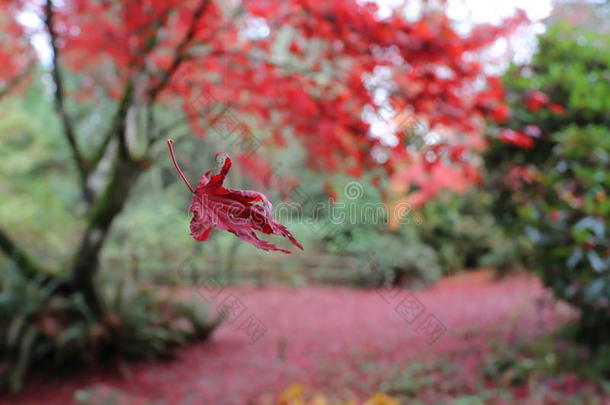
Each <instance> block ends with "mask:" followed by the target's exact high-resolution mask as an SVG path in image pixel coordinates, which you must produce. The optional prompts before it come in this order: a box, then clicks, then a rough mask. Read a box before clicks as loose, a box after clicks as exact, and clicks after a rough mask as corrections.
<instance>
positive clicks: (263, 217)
mask: <svg viewBox="0 0 610 405" xmlns="http://www.w3.org/2000/svg"><path fill="white" fill-rule="evenodd" d="M167 145H168V146H169V152H170V154H171V157H172V161H173V162H174V166H175V167H176V170H178V174H180V177H181V178H182V180H183V181H184V183H185V184H186V186H187V187H188V188H189V190H190V191H191V193H193V201H192V202H191V206H190V207H189V212H191V213H192V214H193V218H192V219H191V235H192V236H193V238H195V239H196V240H199V241H205V240H207V239H208V238H209V236H210V232H211V231H212V228H218V229H223V230H225V231H229V232H231V233H233V234H235V236H237V237H238V238H240V239H241V240H243V241H246V242H248V243H251V244H253V245H254V246H256V247H257V248H259V249H263V250H277V251H280V252H284V253H291V252H290V251H289V250H286V249H282V248H280V247H278V246H276V245H274V244H272V243H269V242H267V241H264V240H262V239H259V238H258V236H257V235H256V233H255V232H254V231H259V232H262V233H265V234H274V235H279V236H283V237H285V238H288V239H289V240H290V242H291V243H292V244H293V245H294V246H296V247H298V248H299V249H301V250H302V249H303V246H302V245H301V244H300V243H299V242H298V241H297V240H296V239H295V238H294V236H292V234H291V233H290V231H288V229H287V228H286V227H285V226H284V225H282V224H281V223H279V222H278V221H276V220H275V219H273V217H272V209H273V206H272V205H271V203H270V202H269V199H268V198H267V197H266V196H265V195H263V194H262V193H259V192H258V191H252V190H233V189H230V188H225V187H224V186H223V182H224V180H225V177H226V176H227V173H229V169H230V168H231V159H230V158H229V155H227V154H226V153H222V152H221V153H217V154H216V157H218V156H223V157H224V158H225V161H224V164H223V166H222V169H221V170H220V173H219V174H212V175H210V173H211V172H212V170H209V171H207V172H206V173H205V174H204V175H203V176H201V179H200V180H199V184H198V185H197V188H196V189H193V187H191V185H190V183H189V181H188V180H187V178H186V176H185V175H184V173H183V172H182V170H181V169H180V166H178V162H177V161H176V157H175V155H174V148H173V140H171V139H168V140H167ZM256 203H261V204H256Z"/></svg>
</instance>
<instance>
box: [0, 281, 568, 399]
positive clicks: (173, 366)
mask: <svg viewBox="0 0 610 405" xmlns="http://www.w3.org/2000/svg"><path fill="white" fill-rule="evenodd" d="M200 291H201V290H200ZM183 293H184V294H193V297H194V299H197V300H199V301H200V302H202V304H203V303H204V300H203V298H202V297H201V296H199V295H198V294H197V293H196V292H195V289H186V290H185V291H184V292H183ZM217 293H218V295H217V296H216V297H215V298H214V299H213V302H212V309H213V310H214V308H218V307H219V305H220V302H222V301H223V300H225V299H227V297H230V300H233V301H234V302H238V306H239V309H240V310H241V311H242V312H241V315H240V316H239V318H237V319H235V320H234V321H233V323H230V324H229V323H227V324H224V325H222V326H221V327H220V328H219V329H218V330H217V331H216V332H215V333H214V335H213V338H212V340H211V341H210V342H206V343H201V344H195V345H192V346H189V347H186V348H183V349H181V350H179V351H178V353H177V357H176V359H174V360H171V361H162V362H155V363H145V362H141V363H130V364H129V365H127V366H125V367H123V369H124V370H123V372H122V373H118V372H110V371H104V370H90V371H87V372H83V373H80V374H79V375H76V376H71V377H69V378H62V379H57V380H56V381H46V382H42V381H41V382H33V383H32V384H30V385H29V386H28V388H27V390H26V391H25V392H24V393H22V394H20V395H18V396H11V397H8V398H5V399H4V400H1V401H0V404H13V403H19V404H24V405H25V404H50V405H53V404H62V405H63V404H70V403H73V402H72V401H73V396H74V392H75V391H76V390H78V389H81V388H84V387H88V386H91V385H100V384H101V385H102V386H104V387H110V388H115V389H119V390H122V391H124V392H126V393H127V394H128V395H129V396H130V398H134V399H140V400H141V401H142V403H147V404H155V403H158V404H214V405H244V404H250V403H256V402H255V400H256V399H259V398H262V397H265V396H266V395H272V394H277V393H278V392H281V391H282V390H283V389H284V388H285V387H287V386H288V385H289V384H291V383H294V382H298V383H300V384H303V385H305V386H306V387H310V388H311V389H313V390H317V391H323V392H334V393H338V394H339V395H342V393H344V392H347V391H346V390H350V391H351V392H355V393H356V394H363V395H364V394H370V391H369V389H375V383H376V382H378V381H379V380H380V379H383V376H384V373H389V372H391V370H392V369H394V368H395V367H396V366H397V365H404V364H408V363H409V362H413V361H425V360H433V359H435V358H439V357H447V356H449V357H453V358H459V364H460V365H461V366H463V370H464V373H465V375H469V374H471V375H473V378H475V372H476V368H477V366H478V359H480V356H481V353H482V352H484V351H486V350H488V343H489V341H490V339H495V340H500V341H503V342H506V344H515V343H517V342H520V341H523V340H526V339H529V338H532V337H534V336H537V335H540V334H542V333H544V332H545V331H548V330H552V329H553V328H555V327H557V325H559V324H561V323H562V322H564V321H565V320H566V319H567V318H569V317H570V316H571V313H570V310H569V309H567V308H566V307H564V306H561V305H560V306H554V307H551V308H546V309H545V307H541V306H540V298H541V297H543V296H546V295H547V294H546V293H545V291H544V290H543V288H542V287H541V286H540V284H539V282H538V281H537V280H536V279H534V278H532V277H529V276H516V277H511V278H509V279H506V280H503V281H494V280H493V279H492V277H491V275H490V274H489V273H487V272H475V273H467V274H463V275H458V276H455V277H452V278H448V279H445V280H442V281H441V282H440V283H438V284H437V285H436V286H435V287H434V288H431V289H429V290H417V291H406V290H404V291H398V292H397V293H398V295H396V296H394V295H393V293H394V292H388V291H382V290H353V289H347V288H329V287H302V288H280V287H277V288H276V287H273V288H264V289H256V288H226V289H223V290H221V291H217ZM409 294H411V295H409ZM236 299H237V301H235V300H236ZM403 299H406V300H405V301H402V300H403ZM225 302H226V301H225ZM401 302H402V306H401V304H400V303H401ZM405 305H407V306H408V307H406V306H405ZM397 307H399V310H398V311H397V310H396V308H397ZM415 315H418V316H417V317H416V318H415V319H413V317H415ZM252 316H253V317H255V318H252ZM248 319H256V320H257V322H260V324H259V325H258V326H259V328H260V327H262V328H263V329H262V330H264V334H262V336H260V337H259V338H258V340H256V341H255V342H253V340H254V339H253V338H252V335H249V334H248V331H249V329H248V328H247V327H246V325H247V324H245V323H244V322H246V320H248ZM430 319H433V323H434V325H432V326H433V327H432V328H431V327H430V321H429V320H430ZM426 322H427V323H426ZM434 327H435V328H434ZM258 330H259V335H260V331H261V329H258ZM259 335H256V336H259ZM432 340H434V342H431V341H432ZM371 370H373V371H371Z"/></svg>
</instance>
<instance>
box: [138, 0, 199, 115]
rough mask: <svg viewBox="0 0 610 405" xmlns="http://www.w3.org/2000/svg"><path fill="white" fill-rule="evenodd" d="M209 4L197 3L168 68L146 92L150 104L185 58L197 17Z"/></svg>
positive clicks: (194, 30) (193, 34)
mask: <svg viewBox="0 0 610 405" xmlns="http://www.w3.org/2000/svg"><path fill="white" fill-rule="evenodd" d="M209 5H210V0H202V1H201V3H200V4H199V6H198V7H197V8H196V9H195V11H194V12H193V19H192V20H191V24H190V26H189V28H188V30H187V32H186V34H185V35H184V38H182V40H181V41H180V42H179V43H178V46H177V47H176V52H175V54H174V59H173V60H172V64H171V65H170V67H169V69H167V70H166V71H165V72H163V74H162V75H161V79H160V80H159V83H157V84H156V85H155V86H154V87H152V88H151V89H150V91H149V92H148V96H149V99H150V102H151V104H152V103H154V101H155V100H156V99H157V97H158V96H159V94H160V93H161V91H162V90H163V89H164V88H165V86H167V84H168V83H169V81H170V80H171V78H172V76H173V75H174V73H176V71H177V70H178V68H179V67H180V65H181V64H182V62H183V61H184V60H185V58H186V52H185V51H186V49H187V47H188V46H189V44H190V43H191V41H192V40H193V38H195V32H196V30H197V23H198V22H199V19H200V18H201V16H202V15H203V14H204V13H205V11H206V10H207V8H208V6H209Z"/></svg>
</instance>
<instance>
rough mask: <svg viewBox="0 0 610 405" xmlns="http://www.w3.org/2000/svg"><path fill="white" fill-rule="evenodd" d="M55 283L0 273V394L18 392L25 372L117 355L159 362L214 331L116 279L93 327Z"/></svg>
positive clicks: (175, 304)
mask: <svg viewBox="0 0 610 405" xmlns="http://www.w3.org/2000/svg"><path fill="white" fill-rule="evenodd" d="M56 287H57V283H56V282H54V281H50V282H48V281H47V282H45V281H42V279H34V280H28V279H26V278H24V277H23V276H22V275H21V274H20V272H19V271H16V270H15V269H14V268H8V269H7V270H5V271H3V272H2V273H0V362H1V363H2V364H3V371H2V374H1V375H0V387H1V388H8V389H11V390H19V389H21V387H22V385H23V381H24V378H25V377H26V376H27V375H28V374H31V373H32V372H33V371H36V372H40V371H41V370H46V371H47V372H49V373H51V372H52V371H58V370H66V369H68V368H69V366H74V365H84V364H92V363H94V362H101V361H104V360H108V359H110V358H113V357H114V356H125V357H133V358H155V357H161V356H166V355H168V354H169V353H170V350H171V349H172V348H174V347H176V346H177V345H182V344H185V343H187V342H189V341H194V340H199V339H205V338H206V337H207V336H208V335H209V334H210V333H211V332H212V330H213V329H214V327H215V324H213V323H209V322H206V316H205V314H204V313H202V312H200V311H199V310H198V309H196V308H194V307H193V306H192V305H189V304H187V303H186V302H181V301H177V300H173V299H171V297H170V296H161V295H159V294H158V293H155V292H154V291H153V290H151V289H149V288H144V287H138V286H136V285H135V284H134V283H131V282H128V281H127V280H123V282H121V283H118V284H116V285H106V286H105V287H106V288H105V291H104V292H105V294H104V298H105V300H104V301H105V303H106V305H107V308H106V309H107V312H106V315H105V316H104V317H103V318H102V319H100V320H96V319H95V317H94V316H93V315H92V314H91V313H90V311H89V309H88V307H87V306H86V305H85V303H84V300H83V297H82V296H81V295H80V294H61V293H58V292H57V288H56Z"/></svg>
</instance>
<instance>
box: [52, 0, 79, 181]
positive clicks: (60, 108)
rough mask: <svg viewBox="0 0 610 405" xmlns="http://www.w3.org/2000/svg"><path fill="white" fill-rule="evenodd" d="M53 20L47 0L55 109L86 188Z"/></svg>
mask: <svg viewBox="0 0 610 405" xmlns="http://www.w3.org/2000/svg"><path fill="white" fill-rule="evenodd" d="M53 20H54V12H53V1H52V0H47V1H46V5H45V25H46V27H47V30H48V32H49V38H50V40H51V50H52V51H53V59H52V69H51V75H52V77H53V82H54V84H55V91H54V99H55V109H56V111H57V113H58V114H59V117H60V119H61V122H62V125H63V128H64V131H63V132H64V135H65V137H66V139H67V140H68V144H69V145H70V149H71V150H72V155H73V157H74V161H75V162H76V166H77V168H78V172H79V175H80V177H81V180H82V184H83V188H86V182H87V174H88V168H89V166H88V164H87V161H86V160H85V158H84V157H83V155H82V154H81V152H80V150H79V147H78V143H77V140H76V132H75V130H74V126H73V125H72V121H71V120H70V117H69V116H68V112H67V111H66V102H65V93H64V92H65V88H64V83H63V79H62V75H61V72H60V60H59V48H58V45H57V32H56V31H55V27H54V25H53Z"/></svg>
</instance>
